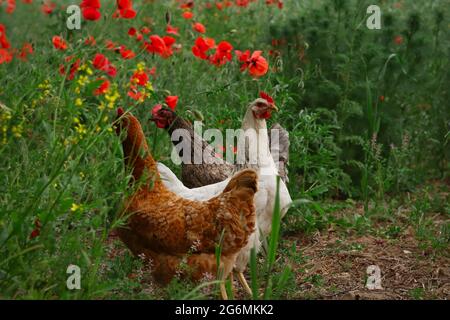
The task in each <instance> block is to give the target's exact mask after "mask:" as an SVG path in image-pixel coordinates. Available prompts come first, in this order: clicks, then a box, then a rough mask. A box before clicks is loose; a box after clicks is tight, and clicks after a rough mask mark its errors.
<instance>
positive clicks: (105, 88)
mask: <svg viewBox="0 0 450 320" xmlns="http://www.w3.org/2000/svg"><path fill="white" fill-rule="evenodd" d="M97 80H103V82H102V83H101V84H100V85H99V86H98V88H97V89H95V90H94V92H93V94H94V95H95V96H98V95H101V94H105V93H106V92H107V91H108V89H109V86H110V84H111V83H110V82H109V80H108V79H105V78H98V79H97Z"/></svg>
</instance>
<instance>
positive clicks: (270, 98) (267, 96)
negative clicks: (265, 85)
mask: <svg viewBox="0 0 450 320" xmlns="http://www.w3.org/2000/svg"><path fill="white" fill-rule="evenodd" d="M259 96H260V97H261V98H263V99H265V100H267V102H268V103H270V104H273V98H272V97H271V96H269V94H267V93H266V92H264V91H261V92H260V93H259Z"/></svg>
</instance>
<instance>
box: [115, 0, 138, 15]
mask: <svg viewBox="0 0 450 320" xmlns="http://www.w3.org/2000/svg"><path fill="white" fill-rule="evenodd" d="M116 2H117V11H116V12H115V13H114V17H118V16H120V17H122V18H124V19H133V18H134V17H136V11H134V9H133V1H131V0H117V1H116Z"/></svg>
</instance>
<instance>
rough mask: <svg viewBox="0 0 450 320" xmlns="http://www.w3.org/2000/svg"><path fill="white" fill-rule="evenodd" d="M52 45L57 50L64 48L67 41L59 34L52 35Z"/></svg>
mask: <svg viewBox="0 0 450 320" xmlns="http://www.w3.org/2000/svg"><path fill="white" fill-rule="evenodd" d="M52 42H53V46H54V47H55V49H58V50H66V49H67V42H66V41H65V40H64V39H63V38H61V37H60V36H53V38H52Z"/></svg>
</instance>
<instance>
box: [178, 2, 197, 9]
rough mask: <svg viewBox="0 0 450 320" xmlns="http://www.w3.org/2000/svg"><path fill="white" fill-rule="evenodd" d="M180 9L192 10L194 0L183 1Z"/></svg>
mask: <svg viewBox="0 0 450 320" xmlns="http://www.w3.org/2000/svg"><path fill="white" fill-rule="evenodd" d="M180 8H181V9H192V8H194V0H184V1H183V3H182V4H180Z"/></svg>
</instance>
